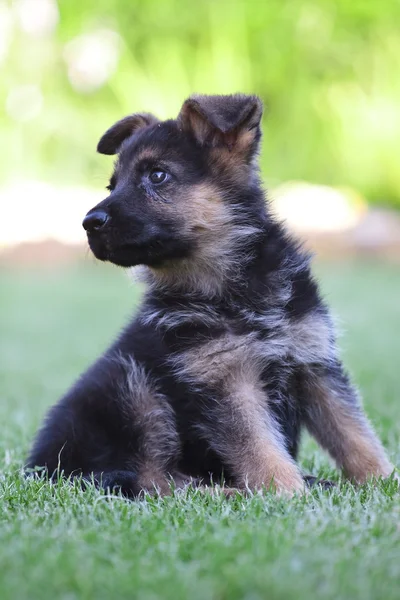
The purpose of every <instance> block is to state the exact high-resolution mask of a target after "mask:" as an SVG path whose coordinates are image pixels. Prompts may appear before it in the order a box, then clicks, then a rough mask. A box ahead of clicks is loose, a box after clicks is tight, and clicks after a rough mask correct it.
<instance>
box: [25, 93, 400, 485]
mask: <svg viewBox="0 0 400 600" xmlns="http://www.w3.org/2000/svg"><path fill="white" fill-rule="evenodd" d="M261 115H262V103H261V101H260V100H259V98H257V97H256V96H247V95H242V94H236V95H231V96H200V95H199V96H192V97H190V98H189V99H188V100H186V101H185V102H184V104H183V106H182V108H181V111H180V113H179V115H178V117H177V118H176V119H171V120H167V121H159V120H158V119H157V118H156V117H154V116H153V115H151V114H146V113H143V114H133V115H130V116H128V117H125V118H124V119H122V120H121V121H118V122H117V123H116V124H115V125H113V126H112V127H111V128H110V129H109V130H108V131H107V132H106V133H105V134H104V135H103V137H102V138H101V139H100V142H99V144H98V148H97V149H98V151H99V152H101V153H102V154H117V155H118V156H117V162H116V165H115V169H114V173H113V175H112V177H111V180H110V184H109V186H108V189H109V192H110V193H109V195H108V197H107V198H106V199H105V200H103V201H102V202H100V203H99V204H98V205H97V206H95V207H94V208H92V209H91V210H90V211H89V212H88V213H87V215H86V217H85V218H84V221H83V227H84V228H85V230H86V231H87V236H88V241H89V246H90V248H91V250H92V251H93V253H94V255H95V256H96V257H97V258H98V259H100V260H102V261H110V262H112V263H114V264H116V265H120V266H122V267H133V266H135V265H144V266H145V267H144V271H145V274H146V279H147V283H148V290H147V294H146V295H145V297H144V299H143V302H142V304H141V307H140V309H139V310H138V312H137V313H136V315H135V316H134V318H133V319H132V321H131V323H130V324H129V325H128V326H127V327H126V328H125V330H124V331H123V332H122V333H121V335H120V336H119V338H118V339H117V341H116V342H115V343H114V344H113V345H112V346H111V347H110V349H109V350H107V352H106V353H105V354H104V355H103V356H101V357H100V358H99V359H98V360H97V362H95V364H94V365H93V366H91V367H90V368H89V369H88V371H87V372H86V373H85V374H84V375H83V376H82V377H81V378H80V379H79V380H78V381H77V383H75V385H74V386H73V387H72V389H71V390H70V391H69V392H67V394H66V395H65V396H64V397H63V398H62V399H61V400H60V402H59V403H58V404H57V405H55V406H54V407H53V408H52V409H51V410H50V412H49V414H48V416H47V419H46V421H45V423H44V426H43V428H42V429H41V431H40V432H39V434H38V436H37V438H36V441H35V443H34V446H33V449H32V451H31V454H30V458H29V461H28V467H31V468H33V467H38V466H39V467H44V468H45V469H46V470H47V472H48V474H49V475H51V474H54V472H57V471H60V470H61V472H62V473H64V474H65V475H67V476H68V475H76V474H81V475H83V477H84V478H85V477H87V478H90V477H94V480H95V481H97V482H98V483H99V484H101V485H103V486H104V487H109V488H118V489H119V490H120V491H121V492H122V493H123V494H125V495H126V496H129V497H136V496H138V494H140V492H141V491H142V490H148V491H152V490H154V489H157V490H158V491H159V493H161V494H168V492H169V490H170V481H171V478H172V479H173V480H174V482H175V486H176V487H180V486H183V485H184V484H185V483H186V482H187V481H189V480H191V479H193V480H202V481H203V482H209V481H210V479H211V478H212V480H213V481H215V482H218V481H225V482H226V484H227V485H231V486H235V487H236V488H238V489H242V490H245V489H247V490H248V489H250V490H258V489H261V488H263V487H264V486H265V487H267V488H269V487H270V486H272V487H273V488H275V489H276V490H277V491H278V492H284V493H289V494H291V493H294V492H301V491H302V490H303V488H304V478H303V476H302V474H301V472H300V470H299V467H298V465H297V464H296V456H297V451H298V446H299V439H300V433H301V430H302V428H303V427H306V428H307V429H308V430H309V432H311V434H312V435H313V436H314V437H315V438H316V440H317V441H318V442H319V444H321V446H322V447H323V448H325V449H326V450H327V451H328V452H329V454H330V455H331V456H332V458H333V459H334V460H335V461H336V463H337V465H338V467H340V468H343V470H344V473H345V475H346V476H347V477H349V478H350V479H352V480H353V481H355V482H364V481H366V480H367V479H368V478H369V477H371V476H377V477H379V476H382V477H388V476H389V475H390V474H391V473H392V471H393V466H392V465H391V464H390V462H389V461H388V459H387V458H386V456H385V452H384V450H383V448H382V446H381V444H380V442H379V440H378V439H377V437H376V435H375V433H374V432H373V430H372V428H371V426H370V424H369V422H368V420H367V418H366V417H365V415H364V413H363V410H362V407H361V405H360V401H359V398H358V396H357V393H356V391H355V389H354V387H353V386H352V385H351V383H350V381H349V378H348V376H347V374H346V373H345V371H344V369H343V366H342V364H341V362H340V359H339V358H338V353H337V349H336V344H335V333H334V328H333V325H332V320H331V317H330V314H329V311H328V308H327V307H326V305H325V303H324V302H323V301H322V299H321V296H320V294H319V291H318V287H317V284H316V282H315V280H314V279H313V277H312V275H311V272H310V266H309V256H308V255H307V253H306V252H304V250H303V249H302V248H301V247H300V245H299V244H298V243H297V242H295V241H294V240H293V239H292V238H291V237H290V236H289V235H288V233H287V232H286V231H285V228H284V227H283V225H282V224H281V223H278V222H277V221H276V220H275V218H274V217H273V216H272V215H271V213H270V210H269V207H268V203H267V202H266V199H265V196H264V192H263V190H262V185H261V181H260V175H259V169H258V164H257V154H258V150H259V145H260V138H261V131H260V120H261Z"/></svg>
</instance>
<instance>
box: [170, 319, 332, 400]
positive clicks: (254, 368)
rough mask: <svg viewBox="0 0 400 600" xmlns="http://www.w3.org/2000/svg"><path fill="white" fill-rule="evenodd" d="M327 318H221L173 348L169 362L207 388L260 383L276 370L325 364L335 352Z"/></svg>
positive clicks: (181, 376)
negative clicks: (205, 329) (277, 368)
mask: <svg viewBox="0 0 400 600" xmlns="http://www.w3.org/2000/svg"><path fill="white" fill-rule="evenodd" d="M333 352H334V348H333V336H332V330H331V326H330V323H329V321H328V318H327V316H325V315H321V314H316V313H314V314H311V313H310V314H308V315H306V316H304V317H302V318H301V319H297V320H290V319H289V318H287V317H285V316H284V314H282V313H280V314H264V315H263V314H257V315H255V314H252V315H250V316H249V315H248V314H245V315H244V316H243V315H239V317H238V318H235V319H232V318H221V319H220V320H219V322H218V325H217V323H216V326H215V328H214V334H213V330H210V329H209V330H208V335H205V334H204V332H203V333H202V334H201V335H198V336H196V333H195V332H194V334H193V336H192V337H191V338H190V341H189V342H188V343H186V344H182V346H181V347H179V344H178V345H175V347H174V351H173V352H172V353H171V355H170V356H169V359H168V362H169V364H170V366H171V367H172V369H173V371H174V373H175V375H176V376H177V377H178V378H179V379H181V380H182V381H186V382H190V383H192V384H196V383H198V384H201V385H208V386H216V385H217V386H218V387H220V386H227V387H230V388H231V387H232V386H234V385H239V383H240V384H241V385H242V384H243V383H246V382H248V383H249V384H250V385H252V386H258V385H261V381H262V380H263V379H265V374H267V376H268V371H269V370H270V371H271V373H272V371H273V370H276V367H277V365H278V367H281V369H282V370H283V369H285V368H286V369H289V368H290V367H295V366H296V365H304V364H309V363H316V362H324V361H325V360H327V359H329V357H330V356H331V355H332V354H333Z"/></svg>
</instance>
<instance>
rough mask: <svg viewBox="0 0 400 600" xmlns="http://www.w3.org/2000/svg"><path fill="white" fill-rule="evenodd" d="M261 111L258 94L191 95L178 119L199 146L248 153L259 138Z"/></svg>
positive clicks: (249, 153) (250, 152)
mask: <svg viewBox="0 0 400 600" xmlns="http://www.w3.org/2000/svg"><path fill="white" fill-rule="evenodd" d="M262 112H263V106H262V102H261V100H260V98H258V97H257V96H247V95H245V94H233V95H231V96H200V95H194V96H191V97H190V98H188V99H187V100H186V101H185V102H184V103H183V106H182V108H181V111H180V113H179V115H178V119H177V121H178V124H179V125H180V126H181V127H182V129H183V130H185V131H187V132H190V133H191V134H192V135H193V136H194V138H195V139H196V141H197V143H198V144H200V145H201V146H208V147H225V148H227V149H228V150H229V151H235V150H240V152H241V153H245V154H248V155H251V154H252V153H253V151H254V150H256V148H257V145H258V142H259V139H260V137H261V132H260V121H261V117H262Z"/></svg>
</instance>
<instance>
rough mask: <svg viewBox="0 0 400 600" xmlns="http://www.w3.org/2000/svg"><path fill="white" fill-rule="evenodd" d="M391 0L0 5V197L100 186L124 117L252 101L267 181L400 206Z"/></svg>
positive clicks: (399, 40)
mask: <svg viewBox="0 0 400 600" xmlns="http://www.w3.org/2000/svg"><path fill="white" fill-rule="evenodd" d="M399 23H400V1H399V0H381V1H380V2H377V1H376V0H375V1H374V0H291V1H290V2H284V1H282V0H268V1H263V2H261V1H260V2H256V1H252V0H230V1H223V0H222V1H221V0H198V1H196V2H187V1H184V0H84V2H82V0H59V1H58V2H56V0H16V1H14V2H11V0H0V68H1V78H0V97H1V98H2V101H1V102H0V127H1V131H2V159H1V161H0V184H2V185H6V184H8V183H9V182H10V181H15V180H18V181H20V180H24V179H39V180H46V181H49V182H53V183H54V182H56V183H57V184H62V185H64V184H71V183H73V184H77V185H85V186H92V187H98V186H99V185H103V184H104V177H105V174H107V173H108V170H109V168H110V165H109V163H108V162H107V161H106V159H104V158H101V157H98V156H96V154H95V151H94V150H95V145H96V142H97V139H98V138H99V136H100V135H101V134H102V133H103V131H104V130H105V129H106V128H107V127H108V126H109V125H111V123H112V122H113V121H115V120H116V119H118V118H120V117H121V116H122V115H124V114H127V113H130V112H133V111H136V110H146V111H153V112H154V113H156V114H157V115H158V116H160V117H170V116H175V115H176V114H177V112H178V110H179V108H180V105H181V103H182V100H183V99H184V98H185V97H186V96H188V95H189V94H191V93H192V92H205V93H207V92H208V93H229V92H235V91H243V92H252V93H257V94H259V95H260V96H261V97H262V99H263V100H264V101H265V103H266V106H267V110H266V116H265V122H264V127H265V129H264V131H265V135H264V149H263V154H262V169H263V174H264V175H265V177H266V178H267V181H268V183H269V184H273V185H275V184H277V183H280V182H282V181H287V180H293V179H303V180H307V181H309V182H316V183H323V184H328V185H334V186H350V187H352V188H354V189H356V190H357V191H359V192H361V193H362V194H363V195H364V196H365V197H366V198H367V199H368V201H370V202H372V203H380V204H386V205H391V206H397V207H400V169H399V139H400V111H399V109H398V103H399V99H400V77H399V57H400V36H399Z"/></svg>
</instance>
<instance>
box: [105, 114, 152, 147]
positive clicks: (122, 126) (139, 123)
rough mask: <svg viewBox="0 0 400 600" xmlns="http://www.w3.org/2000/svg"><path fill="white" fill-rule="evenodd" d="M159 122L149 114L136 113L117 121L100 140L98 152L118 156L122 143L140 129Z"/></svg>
mask: <svg viewBox="0 0 400 600" xmlns="http://www.w3.org/2000/svg"><path fill="white" fill-rule="evenodd" d="M156 123H159V120H158V119H157V118H156V117H154V116H153V115H151V114H149V113H136V114H134V115H129V116H128V117H124V118H123V119H121V120H120V121H117V122H116V123H115V124H114V125H113V126H112V127H110V129H108V130H107V131H106V132H105V134H104V135H103V136H102V137H101V138H100V141H99V143H98V144H97V152H100V154H117V152H118V150H119V149H120V147H121V144H122V142H123V141H124V140H125V139H126V138H128V137H129V136H130V135H132V134H133V133H135V131H137V130H138V129H142V128H143V127H149V125H155V124H156Z"/></svg>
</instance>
